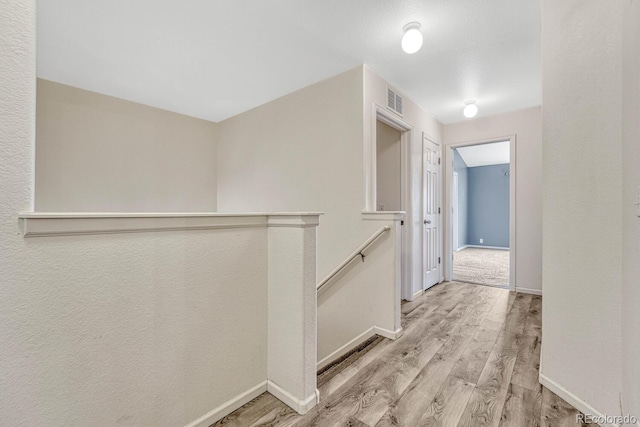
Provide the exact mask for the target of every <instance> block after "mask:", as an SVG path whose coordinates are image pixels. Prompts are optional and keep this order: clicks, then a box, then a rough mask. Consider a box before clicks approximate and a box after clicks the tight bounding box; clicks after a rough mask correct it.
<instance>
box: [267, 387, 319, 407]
mask: <svg viewBox="0 0 640 427" xmlns="http://www.w3.org/2000/svg"><path fill="white" fill-rule="evenodd" d="M267 391H268V392H269V393H271V394H272V395H273V396H274V397H276V398H277V399H278V400H280V401H281V402H282V403H284V404H285V405H287V406H288V407H290V408H291V409H293V410H294V411H296V412H297V413H298V414H300V415H304V414H306V413H307V412H309V411H310V410H311V409H312V408H313V407H314V406H316V405H317V404H318V403H319V402H320V392H319V391H318V390H317V389H316V391H315V392H314V393H313V394H311V395H310V396H307V397H306V398H305V399H298V398H297V397H295V396H294V395H292V394H291V393H289V392H288V391H286V390H285V389H283V388H282V387H280V386H279V385H278V384H276V383H274V382H273V381H271V380H268V381H267Z"/></svg>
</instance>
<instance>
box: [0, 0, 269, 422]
mask: <svg viewBox="0 0 640 427" xmlns="http://www.w3.org/2000/svg"><path fill="white" fill-rule="evenodd" d="M34 21H35V6H34V2H33V1H26V0H2V1H0V57H1V58H2V61H0V194H1V195H2V197H0V277H1V280H0V281H1V282H2V286H0V342H2V345H1V346H0V361H1V363H0V385H1V389H2V392H1V393H0V420H2V421H1V422H0V423H1V424H3V425H7V426H35V425H55V426H61V425H74V426H75V425H78V426H79V425H117V424H118V423H119V424H122V425H129V426H147V425H158V426H163V425H164V426H176V425H184V424H186V423H187V422H189V421H192V420H193V419H195V418H197V417H199V416H201V415H203V414H204V413H205V412H207V411H210V410H211V409H213V408H214V407H216V406H217V405H219V404H221V403H222V402H224V401H225V400H227V399H229V398H230V397H232V396H234V395H236V394H238V393H240V392H242V391H245V390H246V389H247V388H249V387H251V386H254V385H256V384H257V383H259V382H261V381H263V380H264V379H265V377H266V351H267V350H266V305H265V301H266V257H265V254H266V250H267V243H266V235H267V234H266V229H262V230H257V229H256V230H253V229H248V230H240V231H237V232H236V231H219V232H218V231H212V232H184V233H178V232H176V233H174V232H165V233H157V234H149V233H139V234H127V235H102V236H83V237H68V238H64V237H51V238H34V239H24V238H23V237H22V236H21V235H20V233H19V228H18V213H19V212H22V211H30V210H32V209H31V207H32V206H31V200H32V190H33V178H34V176H33V174H34V172H33V166H34V160H33V159H34V131H35V109H36V105H35V95H36V77H35V54H34V49H35V28H34V27H35V25H34ZM231 278H234V279H233V286H230V285H229V282H230V280H231ZM240 302H241V303H240Z"/></svg>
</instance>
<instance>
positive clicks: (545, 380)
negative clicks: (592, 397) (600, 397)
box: [538, 372, 618, 427]
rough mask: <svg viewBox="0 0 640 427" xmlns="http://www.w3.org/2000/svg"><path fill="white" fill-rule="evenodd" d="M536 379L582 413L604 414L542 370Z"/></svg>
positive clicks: (612, 425)
mask: <svg viewBox="0 0 640 427" xmlns="http://www.w3.org/2000/svg"><path fill="white" fill-rule="evenodd" d="M538 380H539V381H540V384H542V385H543V386H545V387H546V388H548V389H549V390H551V391H552V392H554V393H555V394H557V395H558V396H559V397H561V398H562V399H564V400H565V401H566V402H567V403H568V404H570V405H571V406H573V407H574V408H576V409H577V410H578V411H580V412H582V413H583V414H589V415H595V416H597V417H604V416H605V414H603V413H602V412H600V411H598V410H597V409H596V408H594V407H593V406H591V405H590V404H588V403H587V402H585V401H584V400H582V399H580V398H579V397H578V396H576V395H575V394H573V393H571V392H570V391H569V390H567V389H566V388H564V387H562V386H561V385H560V384H558V383H556V382H555V381H553V380H551V379H550V378H549V377H547V376H545V375H544V374H543V373H542V372H540V375H539V378H538ZM602 426H603V427H604V426H611V427H618V424H603V425H602Z"/></svg>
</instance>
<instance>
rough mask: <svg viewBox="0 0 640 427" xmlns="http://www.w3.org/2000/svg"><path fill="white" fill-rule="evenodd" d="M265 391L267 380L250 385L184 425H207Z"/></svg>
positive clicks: (188, 426)
mask: <svg viewBox="0 0 640 427" xmlns="http://www.w3.org/2000/svg"><path fill="white" fill-rule="evenodd" d="M265 391H267V381H263V382H261V383H260V384H258V385H256V386H254V387H251V388H250V389H249V390H247V391H245V392H244V393H241V394H239V395H238V396H236V397H234V398H232V399H230V400H227V401H226V402H224V403H223V404H222V405H220V406H218V407H217V408H215V409H213V410H212V411H209V412H207V413H206V414H204V415H203V416H201V417H200V418H198V419H197V420H195V421H191V422H190V423H189V424H187V425H186V426H185V427H209V426H210V425H211V424H213V423H215V422H216V421H218V420H219V419H220V418H222V417H226V416H227V415H229V414H230V413H232V412H233V411H235V410H236V409H238V408H239V407H241V406H242V405H245V404H247V403H249V402H251V401H252V400H253V399H255V398H256V397H258V396H260V395H261V394H262V393H264V392H265Z"/></svg>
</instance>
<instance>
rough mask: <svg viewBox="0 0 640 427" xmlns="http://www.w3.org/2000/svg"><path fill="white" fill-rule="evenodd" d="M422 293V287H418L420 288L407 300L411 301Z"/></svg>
mask: <svg viewBox="0 0 640 427" xmlns="http://www.w3.org/2000/svg"><path fill="white" fill-rule="evenodd" d="M422 294H424V289H420V290H418V291H416V292H414V293H413V295H411V299H410V300H409V299H408V300H407V301H413V300H414V299H416V298H418V297H420V296H422Z"/></svg>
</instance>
